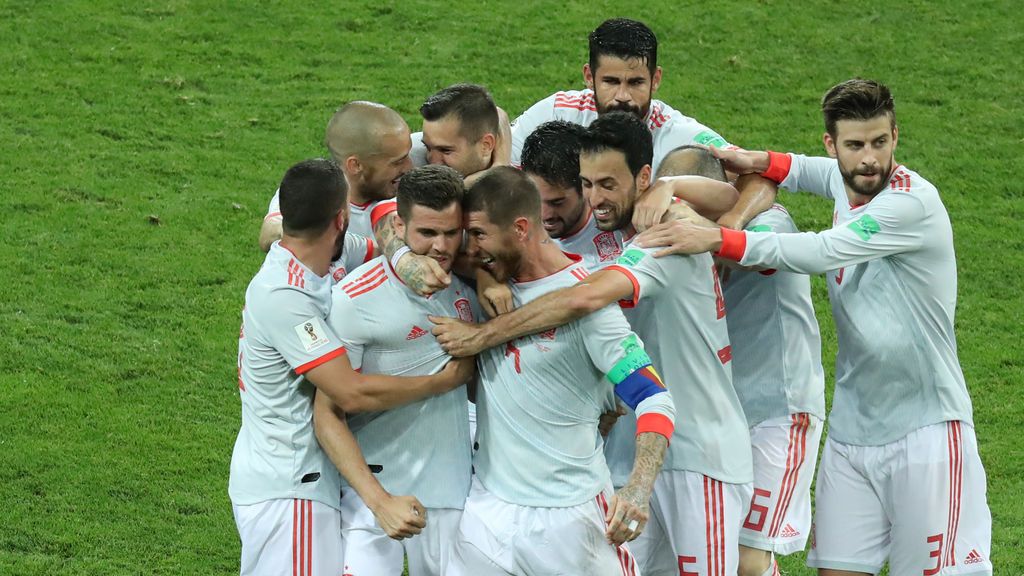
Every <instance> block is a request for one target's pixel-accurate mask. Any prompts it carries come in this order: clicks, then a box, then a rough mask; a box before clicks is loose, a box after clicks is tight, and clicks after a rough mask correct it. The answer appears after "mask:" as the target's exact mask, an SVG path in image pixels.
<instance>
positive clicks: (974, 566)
mask: <svg viewBox="0 0 1024 576" xmlns="http://www.w3.org/2000/svg"><path fill="white" fill-rule="evenodd" d="M816 490H817V491H816V492H815V503H816V506H817V512H816V515H815V519H814V537H813V538H812V540H811V551H810V553H808V555H807V564H808V566H812V567H818V568H832V569H836V570H852V571H856V572H868V573H871V574H876V573H878V571H879V570H881V569H882V565H883V564H884V563H885V561H886V559H888V560H889V573H891V574H925V575H927V576H933V575H936V574H941V575H949V574H991V573H992V563H991V562H990V561H989V552H990V546H991V541H992V515H991V513H990V512H989V508H988V502H987V500H986V497H985V470H984V468H982V465H981V459H980V458H979V457H978V445H977V440H976V439H975V437H974V428H973V427H971V426H970V425H969V424H964V423H962V422H956V421H954V422H943V423H940V424H934V425H931V426H925V427H923V428H918V429H917V430H914V431H913V432H911V433H910V434H908V435H907V436H906V437H904V438H902V439H900V440H897V441H896V442H892V443H890V444H885V445H882V446H852V445H849V444H843V443H840V442H836V441H835V440H832V438H828V439H826V441H825V450H824V453H823V454H822V457H821V469H820V470H819V471H818V484H817V489H816Z"/></svg>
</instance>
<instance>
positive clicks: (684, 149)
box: [657, 144, 727, 182]
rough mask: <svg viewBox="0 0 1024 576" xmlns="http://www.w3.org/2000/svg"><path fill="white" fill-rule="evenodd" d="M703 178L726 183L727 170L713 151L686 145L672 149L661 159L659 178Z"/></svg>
mask: <svg viewBox="0 0 1024 576" xmlns="http://www.w3.org/2000/svg"><path fill="white" fill-rule="evenodd" d="M663 176H703V177H705V178H711V179H712V180H718V181H720V182H726V181H727V180H726V177H725V168H723V167H722V162H721V161H720V160H719V159H718V158H715V155H714V154H712V153H711V150H708V149H707V148H705V147H703V146H698V145H697V144H684V145H683V146H680V147H678V148H674V149H672V150H671V151H670V152H669V153H668V154H665V157H664V158H662V159H661V164H660V165H659V166H658V174H657V177H658V178H661V177H663Z"/></svg>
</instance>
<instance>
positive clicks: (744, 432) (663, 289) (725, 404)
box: [605, 244, 754, 484]
mask: <svg viewBox="0 0 1024 576" xmlns="http://www.w3.org/2000/svg"><path fill="white" fill-rule="evenodd" d="M656 251H657V249H650V248H639V247H636V246H632V245H631V244H627V246H626V251H625V252H623V253H622V256H620V257H619V259H618V261H617V262H616V263H615V264H614V265H612V266H609V267H607V268H605V270H609V271H611V270H615V271H617V272H619V273H622V274H625V275H626V277H628V278H629V279H630V281H631V282H632V283H633V295H632V297H631V298H630V299H629V300H627V301H623V302H621V303H620V304H621V305H622V306H623V308H624V312H625V315H626V319H627V320H629V324H630V326H632V328H633V330H634V331H636V333H637V334H638V335H639V336H640V337H641V338H643V339H644V341H645V342H647V343H648V344H647V346H648V351H649V352H650V355H651V359H652V360H653V361H654V363H655V364H656V365H657V366H658V367H659V368H660V369H661V370H662V373H663V374H664V375H665V382H666V383H667V384H668V387H669V390H671V391H672V397H673V398H674V399H675V402H676V406H678V412H679V418H678V423H677V424H676V427H675V432H674V433H673V435H672V442H671V443H670V444H669V448H668V453H667V454H666V456H665V465H664V466H663V469H665V470H689V471H691V472H697V473H700V474H704V475H705V476H709V477H711V478H714V479H715V480H719V481H721V482H727V483H730V484H744V483H747V482H752V481H753V474H754V469H753V460H752V455H751V449H750V434H749V432H748V428H747V421H746V418H745V417H744V415H743V409H742V408H741V407H740V401H739V398H738V397H737V396H736V390H735V389H734V388H733V383H732V371H731V369H730V364H731V361H732V356H733V354H732V346H731V345H730V343H729V332H728V329H727V327H726V321H725V299H724V298H723V296H722V291H721V287H720V285H719V283H718V274H717V273H716V271H715V264H714V261H713V260H712V258H711V255H710V254H696V255H693V256H678V255H672V256H666V257H664V258H655V257H654V256H652V254H653V253H654V252H656Z"/></svg>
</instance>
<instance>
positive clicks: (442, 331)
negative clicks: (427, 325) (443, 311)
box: [427, 316, 485, 358]
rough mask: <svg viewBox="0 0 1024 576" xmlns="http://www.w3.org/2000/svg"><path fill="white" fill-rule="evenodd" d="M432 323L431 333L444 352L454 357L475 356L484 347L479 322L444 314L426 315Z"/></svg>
mask: <svg viewBox="0 0 1024 576" xmlns="http://www.w3.org/2000/svg"><path fill="white" fill-rule="evenodd" d="M427 318H429V319H430V321H431V322H433V323H434V328H433V330H431V333H433V334H434V338H436V339H437V343H438V344H440V345H441V348H443V349H444V351H445V352H447V353H448V354H451V355H452V356H454V357H456V358H461V357H464V356H476V355H477V354H479V353H480V352H481V351H483V349H484V348H485V346H484V342H483V329H482V328H481V327H480V326H481V325H480V324H471V323H469V322H463V321H462V320H459V319H458V318H448V317H446V316H427Z"/></svg>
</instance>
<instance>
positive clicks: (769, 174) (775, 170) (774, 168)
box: [761, 150, 793, 183]
mask: <svg viewBox="0 0 1024 576" xmlns="http://www.w3.org/2000/svg"><path fill="white" fill-rule="evenodd" d="M792 166H793V157H792V156H790V155H789V154H781V153H779V152H772V151H771V150H769V151H768V169H767V170H765V171H764V172H761V176H764V177H765V178H767V179H769V180H771V181H773V182H776V183H781V182H782V181H783V180H785V179H786V176H789V169H790V168H791V167H792Z"/></svg>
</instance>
